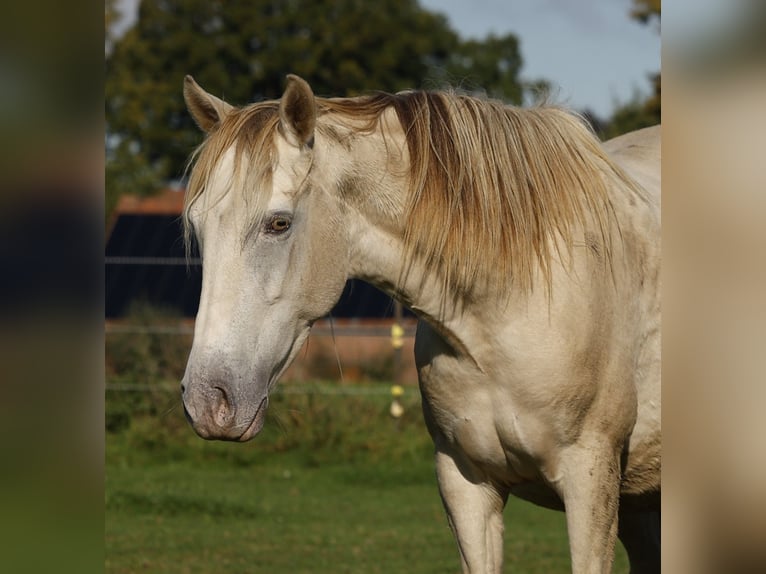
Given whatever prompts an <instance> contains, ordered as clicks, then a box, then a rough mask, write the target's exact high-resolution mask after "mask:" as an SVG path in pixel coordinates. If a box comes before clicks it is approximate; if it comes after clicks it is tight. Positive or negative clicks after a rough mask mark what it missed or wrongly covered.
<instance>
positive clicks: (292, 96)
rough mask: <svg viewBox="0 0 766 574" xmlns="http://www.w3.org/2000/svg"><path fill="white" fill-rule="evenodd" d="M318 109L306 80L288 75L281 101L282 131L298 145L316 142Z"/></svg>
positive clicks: (280, 118) (308, 144) (289, 139)
mask: <svg viewBox="0 0 766 574" xmlns="http://www.w3.org/2000/svg"><path fill="white" fill-rule="evenodd" d="M316 119H317V110H316V101H315V100H314V92H312V91H311V86H309V85H308V83H307V82H306V80H304V79H302V78H299V77H298V76H295V75H293V74H288V76H287V87H285V93H284V94H282V99H281V101H280V102H279V120H280V123H281V125H282V133H283V134H284V135H285V137H286V138H287V140H288V141H289V142H290V143H292V144H293V145H296V146H298V147H303V146H309V147H311V145H312V144H313V142H314V127H315V126H316Z"/></svg>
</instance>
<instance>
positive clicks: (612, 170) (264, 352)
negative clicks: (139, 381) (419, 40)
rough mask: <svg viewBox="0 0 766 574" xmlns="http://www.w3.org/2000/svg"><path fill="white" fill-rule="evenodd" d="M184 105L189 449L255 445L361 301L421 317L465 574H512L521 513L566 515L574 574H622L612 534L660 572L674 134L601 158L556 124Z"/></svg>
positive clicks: (189, 92) (646, 138)
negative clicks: (331, 332) (667, 194)
mask: <svg viewBox="0 0 766 574" xmlns="http://www.w3.org/2000/svg"><path fill="white" fill-rule="evenodd" d="M184 96H185V98H186V102H187V106H188V108H189V111H190V112H191V114H192V116H193V117H194V119H195V120H196V122H197V123H198V124H199V126H200V127H201V128H202V129H203V130H204V131H205V132H207V138H206V141H205V143H204V144H203V145H202V146H201V147H200V149H199V150H198V151H197V153H196V154H195V158H194V167H193V169H192V172H191V177H190V182H189V188H188V193H187V204H186V209H185V220H186V223H187V230H188V232H189V235H190V236H191V235H192V234H193V235H194V236H196V240H197V242H198V244H199V247H200V250H201V252H202V256H203V261H204V275H203V285H202V296H201V301H200V307H199V314H198V316H197V321H196V325H195V333H194V344H193V348H192V351H191V355H190V357H189V363H188V366H187V370H186V374H185V376H184V379H183V383H182V389H183V402H184V406H185V409H186V411H187V416H188V418H189V420H190V421H191V423H192V425H193V427H194V429H195V430H196V432H197V433H199V434H200V436H202V437H205V438H215V439H226V440H239V441H246V440H249V439H251V438H253V436H255V435H256V434H257V433H258V431H260V430H261V428H262V426H263V422H264V417H265V412H266V409H267V407H268V396H269V391H270V390H271V389H272V388H273V386H274V385H275V384H276V382H277V379H278V378H279V376H280V374H281V373H282V372H283V371H284V370H285V369H286V368H287V366H288V365H289V363H290V362H291V361H292V359H293V357H294V356H295V354H296V353H297V352H298V350H299V349H300V347H301V344H302V343H303V341H304V340H305V338H306V336H307V335H308V333H309V329H310V328H311V324H312V322H313V321H315V320H316V319H318V318H320V317H322V316H323V315H325V314H326V313H327V312H328V311H329V310H330V309H331V308H332V306H333V305H334V304H335V302H336V301H337V299H338V298H339V296H340V294H341V291H342V289H343V285H344V283H345V282H346V280H347V279H348V278H350V277H356V278H360V279H364V280H366V281H368V282H370V283H372V284H373V285H376V286H378V287H379V288H381V289H383V290H385V291H387V292H388V293H390V294H391V295H392V296H394V297H396V298H397V299H399V300H401V301H402V302H404V303H405V304H406V305H408V306H409V307H410V308H411V309H413V310H414V311H415V312H416V313H417V314H418V315H419V317H420V318H421V321H420V325H419V328H418V332H417V339H416V345H415V347H416V348H415V352H416V359H417V364H418V369H419V379H420V388H421V392H422V397H423V411H424V415H425V420H426V424H427V426H428V430H429V432H430V433H431V435H432V437H433V440H434V444H435V447H436V469H437V476H438V482H439V489H440V492H441V495H442V499H443V501H444V506H445V508H446V511H447V515H448V517H449V523H450V525H451V527H452V529H453V531H454V533H455V537H456V539H457V543H458V546H459V550H460V556H461V558H462V563H463V570H464V572H471V573H477V572H481V573H490V572H492V573H495V572H501V570H502V532H503V518H502V511H503V507H504V505H505V502H506V500H507V497H508V495H509V494H514V495H517V496H520V497H522V498H525V499H527V500H530V501H532V502H535V503H537V504H541V505H544V506H548V507H552V508H561V509H565V510H566V516H567V526H568V532H569V541H570V549H571V557H572V570H573V571H574V572H576V573H584V572H609V571H610V569H611V565H612V561H613V555H614V544H615V539H616V537H617V535H618V530H619V536H620V538H621V540H622V541H623V543H624V544H625V546H626V548H627V550H628V554H629V557H630V561H631V571H632V572H652V571H658V570H659V490H660V442H661V441H660V299H659V297H660V296H659V293H660V276H659V271H660V213H659V189H660V179H659V178H660V130H659V128H651V129H647V130H643V131H639V132H636V133H633V134H629V135H626V136H623V137H621V138H618V139H616V140H613V141H611V142H608V143H607V144H605V145H604V146H603V147H602V145H601V144H600V143H599V142H598V141H597V140H596V139H595V138H594V137H593V136H592V135H591V133H590V132H589V131H588V130H587V129H586V128H585V127H584V126H583V125H582V123H581V121H580V120H579V119H578V118H576V117H575V116H573V115H572V114H570V113H567V112H565V111H562V110H560V109H557V108H553V107H539V108H532V109H517V108H509V107H505V106H503V105H502V104H499V103H497V102H492V101H486V100H481V99H476V98H470V97H466V96H459V95H455V94H449V93H424V92H408V93H401V94H397V95H389V94H378V95H373V96H368V97H360V98H353V99H320V98H316V97H315V96H314V94H313V93H312V90H311V88H310V87H309V85H308V84H307V83H306V82H305V81H303V80H301V79H300V78H297V77H295V76H289V77H288V82H287V88H286V90H285V93H284V95H283V97H282V98H281V100H280V101H277V102H263V103H258V104H253V105H250V106H247V107H244V108H240V109H238V108H233V107H232V106H230V105H229V104H227V103H225V102H223V101H221V100H219V99H218V98H216V97H214V96H212V95H210V94H208V93H206V92H205V91H203V90H202V89H201V88H200V87H199V86H198V85H197V84H196V83H195V82H194V80H192V79H191V78H190V77H187V78H186V83H185V86H184ZM187 239H191V238H190V237H189V238H187Z"/></svg>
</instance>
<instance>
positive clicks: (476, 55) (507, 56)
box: [431, 34, 539, 104]
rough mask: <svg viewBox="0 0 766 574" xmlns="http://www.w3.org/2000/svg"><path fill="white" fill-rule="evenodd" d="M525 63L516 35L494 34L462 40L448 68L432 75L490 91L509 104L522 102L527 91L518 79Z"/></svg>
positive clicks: (467, 88) (452, 83)
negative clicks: (480, 39) (479, 38)
mask: <svg viewBox="0 0 766 574" xmlns="http://www.w3.org/2000/svg"><path fill="white" fill-rule="evenodd" d="M521 65H522V59H521V53H520V52H519V41H518V39H517V38H516V36H514V35H513V34H508V35H506V36H501V37H498V36H495V35H492V34H491V35H489V36H488V37H487V38H486V39H485V40H482V41H479V40H468V41H466V42H462V43H460V44H459V45H458V46H456V48H455V50H454V52H453V53H452V54H450V57H449V59H448V60H447V62H446V65H445V66H444V68H440V69H436V70H432V75H431V78H432V79H433V80H436V81H437V82H438V81H442V82H443V83H445V84H447V85H449V86H455V87H458V88H460V89H462V90H465V91H467V92H480V93H486V95H488V96H490V97H493V98H499V99H502V100H504V101H506V102H508V103H512V104H521V102H522V96H523V91H524V85H522V84H521V83H520V82H519V78H518V76H519V71H520V70H521ZM538 87H539V86H538Z"/></svg>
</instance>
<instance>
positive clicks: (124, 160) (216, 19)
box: [106, 0, 522, 205]
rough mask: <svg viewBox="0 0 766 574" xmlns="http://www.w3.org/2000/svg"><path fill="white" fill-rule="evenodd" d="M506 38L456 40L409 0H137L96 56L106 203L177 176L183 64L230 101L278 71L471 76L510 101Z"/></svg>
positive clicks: (185, 121) (516, 65) (514, 95)
mask: <svg viewBox="0 0 766 574" xmlns="http://www.w3.org/2000/svg"><path fill="white" fill-rule="evenodd" d="M520 67H521V57H520V55H519V51H518V44H517V41H516V38H515V37H513V36H510V35H509V36H505V37H502V38H494V37H490V38H489V39H488V40H487V41H486V42H484V43H482V42H476V41H470V42H466V43H461V41H460V39H459V37H458V35H457V34H456V33H455V32H454V31H453V30H452V29H451V28H450V27H449V26H448V24H447V20H446V18H445V17H444V16H442V15H440V14H436V13H432V12H429V11H427V10H425V9H423V8H421V7H420V6H419V5H418V3H417V0H380V1H378V2H367V1H364V0H269V1H266V0H227V1H226V2H223V1H221V0H154V1H149V0H145V1H143V2H142V3H141V5H140V8H139V14H138V21H137V23H136V25H135V26H134V27H133V28H132V29H131V30H129V31H128V32H127V33H126V34H125V36H123V37H122V38H121V39H119V40H118V41H116V42H115V43H114V45H113V47H112V50H111V52H110V53H109V54H108V56H107V59H106V71H107V83H106V117H107V134H108V137H107V193H108V195H109V196H110V198H108V199H107V204H108V205H112V204H113V203H114V201H115V200H114V199H113V198H114V197H115V196H116V195H118V194H120V193H125V192H131V193H151V192H153V191H156V190H157V189H159V187H161V185H162V183H163V182H164V181H165V180H167V179H168V178H174V177H179V176H180V175H181V174H182V172H183V167H184V164H185V162H186V159H187V157H188V156H189V154H190V153H191V151H192V150H193V149H194V147H195V146H196V145H197V144H199V142H200V141H201V135H200V133H199V131H198V130H197V128H196V127H195V126H194V125H193V122H192V120H191V118H190V117H189V115H188V114H187V112H186V109H185V107H184V103H183V99H182V97H181V86H182V82H183V77H184V75H185V74H192V75H193V76H194V77H195V79H197V81H199V83H200V84H202V85H203V86H204V87H205V88H206V89H207V90H209V91H212V92H213V93H215V94H216V95H218V96H220V97H222V98H224V99H225V100H227V101H230V102H232V103H234V104H243V103H247V102H251V101H257V100H262V99H269V98H278V97H279V96H280V95H281V93H282V88H283V85H284V77H285V74H286V73H288V72H292V73H296V74H299V75H301V76H302V77H304V78H305V79H306V80H307V81H308V82H309V83H310V84H311V85H312V87H313V88H314V90H315V92H316V93H317V94H319V95H337V96H343V95H356V94H360V93H364V92H368V91H371V90H386V91H399V90H402V89H407V88H420V87H425V88H429V87H434V86H435V85H438V84H440V83H442V82H444V81H445V80H448V81H451V82H454V80H452V78H459V79H465V78H468V79H470V81H471V82H473V83H475V85H480V86H483V87H485V88H487V91H488V92H489V93H490V95H493V96H497V97H502V98H505V99H507V100H508V101H511V102H519V101H520V100H521V92H522V87H521V85H520V83H519V80H518V77H517V76H518V71H519V69H520Z"/></svg>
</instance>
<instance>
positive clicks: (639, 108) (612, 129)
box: [584, 0, 662, 140]
mask: <svg viewBox="0 0 766 574" xmlns="http://www.w3.org/2000/svg"><path fill="white" fill-rule="evenodd" d="M661 8H662V1H661V0H633V9H632V10H631V12H630V16H631V18H633V19H635V20H637V21H639V22H641V23H642V24H649V23H651V22H654V21H656V22H657V26H658V28H657V29H658V30H659V24H660V18H661ZM649 81H650V82H651V86H652V92H651V95H649V96H648V97H646V98H643V97H641V96H636V97H634V98H633V99H632V100H631V101H629V102H625V103H622V104H621V105H620V106H619V107H618V108H617V109H616V110H615V111H614V113H613V114H612V117H611V118H609V119H604V118H599V117H597V116H596V115H595V114H594V113H592V112H591V111H590V110H586V111H585V112H584V115H585V116H586V118H587V119H588V120H589V121H590V123H591V125H592V126H593V129H594V131H595V132H596V133H597V134H598V135H599V136H600V137H601V138H602V139H605V140H606V139H610V138H613V137H617V136H619V135H621V134H624V133H627V132H630V131H633V130H638V129H641V128H645V127H649V126H654V125H657V124H659V123H661V121H662V97H661V92H662V76H661V74H660V73H659V72H657V73H656V74H652V75H651V76H650V77H649Z"/></svg>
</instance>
